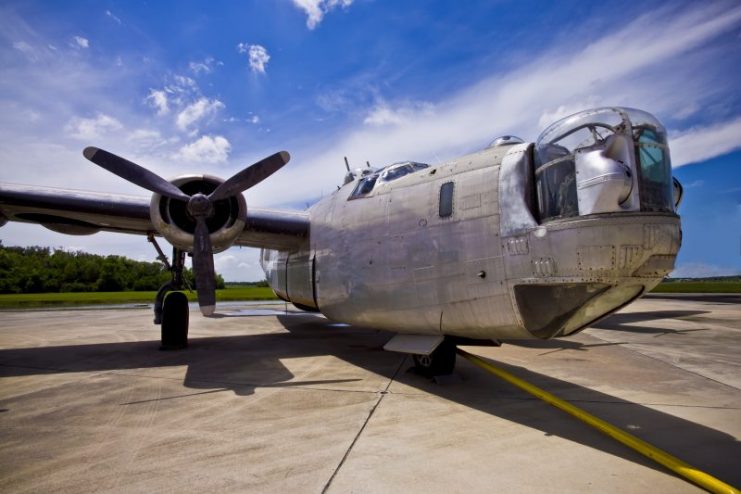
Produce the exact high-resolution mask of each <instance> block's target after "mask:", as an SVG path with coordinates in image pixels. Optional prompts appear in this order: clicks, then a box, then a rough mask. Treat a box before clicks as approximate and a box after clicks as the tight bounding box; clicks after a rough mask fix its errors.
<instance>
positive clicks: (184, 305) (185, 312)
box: [148, 234, 190, 350]
mask: <svg viewBox="0 0 741 494" xmlns="http://www.w3.org/2000/svg"><path fill="white" fill-rule="evenodd" d="M148 240H149V241H150V242H152V244H153V245H154V248H155V249H157V252H158V254H159V259H160V261H162V262H163V263H164V265H165V266H166V267H167V269H169V270H170V273H172V279H171V280H170V281H168V282H167V283H165V284H164V285H162V286H161V287H160V289H159V291H157V297H156V298H155V301H154V323H155V324H159V325H160V327H161V341H162V344H161V345H160V350H180V349H183V348H186V347H187V346H188V321H189V314H190V313H189V309H188V297H186V296H185V294H184V293H183V292H182V291H179V290H182V289H183V285H184V279H183V269H184V267H185V251H182V250H180V249H178V248H176V247H173V249H172V265H170V263H169V262H167V257H166V256H165V254H164V253H163V252H162V249H160V246H159V245H158V244H157V241H156V240H155V239H154V235H151V234H150V235H149V236H148Z"/></svg>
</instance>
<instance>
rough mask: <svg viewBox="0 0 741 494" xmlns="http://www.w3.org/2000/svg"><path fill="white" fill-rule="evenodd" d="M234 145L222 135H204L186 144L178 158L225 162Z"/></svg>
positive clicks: (202, 161) (201, 161)
mask: <svg viewBox="0 0 741 494" xmlns="http://www.w3.org/2000/svg"><path fill="white" fill-rule="evenodd" d="M231 149H232V146H231V144H229V141H228V140H227V139H226V138H225V137H222V136H215V137H212V136H202V137H201V138H200V139H198V140H197V141H194V142H191V143H190V144H186V145H185V146H183V147H182V148H180V151H178V153H177V157H178V158H182V159H184V160H186V161H192V162H200V163H223V162H225V161H226V160H227V158H228V157H229V152H230V151H231Z"/></svg>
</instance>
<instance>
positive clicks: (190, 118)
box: [175, 98, 224, 131]
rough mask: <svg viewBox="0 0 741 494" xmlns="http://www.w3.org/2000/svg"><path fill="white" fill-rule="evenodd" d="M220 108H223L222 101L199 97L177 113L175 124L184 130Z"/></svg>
mask: <svg viewBox="0 0 741 494" xmlns="http://www.w3.org/2000/svg"><path fill="white" fill-rule="evenodd" d="M222 108H224V103H222V102H221V101H219V100H217V99H213V100H210V99H208V98H200V99H198V100H197V101H196V102H195V103H193V104H190V105H188V106H187V107H185V109H184V110H183V111H181V112H180V113H178V115H177V117H176V119H175V124H176V125H177V126H178V128H179V129H180V130H183V131H185V130H187V129H188V127H190V126H191V125H193V124H195V123H197V122H198V121H199V120H202V119H204V118H206V117H209V116H212V115H214V114H215V113H216V112H218V111H219V110H221V109H222Z"/></svg>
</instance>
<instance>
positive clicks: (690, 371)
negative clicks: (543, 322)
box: [589, 333, 741, 391]
mask: <svg viewBox="0 0 741 494" xmlns="http://www.w3.org/2000/svg"><path fill="white" fill-rule="evenodd" d="M589 335H590V336H593V337H595V338H597V339H598V340H602V341H605V342H607V341H608V340H605V339H603V338H600V337H599V336H596V335H594V334H592V333H589ZM641 346H647V345H645V343H625V344H622V345H620V347H621V348H627V349H628V350H632V351H633V352H634V353H637V354H639V355H642V356H644V357H646V358H648V359H651V360H653V361H655V362H661V363H663V364H666V365H670V366H672V367H674V368H675V369H679V370H681V371H684V372H688V373H690V374H692V375H695V376H697V377H701V378H703V379H707V380H708V381H712V382H714V383H716V384H720V385H721V386H725V387H727V388H731V389H732V390H734V391H741V389H739V388H737V387H736V386H733V385H731V384H728V383H724V382H723V381H718V380H717V379H713V378H712V377H708V376H705V375H703V374H700V373H698V372H695V371H693V370H690V369H688V368H686V367H680V366H679V365H675V364H673V363H671V362H668V361H666V360H663V359H660V358H657V357H652V356H651V355H647V354H645V353H643V352H642V351H641V350H640V348H638V347H641ZM631 347H633V348H631Z"/></svg>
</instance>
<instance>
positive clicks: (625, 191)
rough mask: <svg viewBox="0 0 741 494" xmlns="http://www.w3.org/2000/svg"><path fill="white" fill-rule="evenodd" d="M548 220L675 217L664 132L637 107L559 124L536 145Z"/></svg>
mask: <svg viewBox="0 0 741 494" xmlns="http://www.w3.org/2000/svg"><path fill="white" fill-rule="evenodd" d="M535 161H536V163H535V177H536V189H537V195H538V205H539V209H540V211H539V213H540V218H541V220H543V221H548V220H551V219H558V218H566V217H572V216H577V215H587V214H594V213H600V212H618V211H652V212H669V213H671V212H674V211H675V202H678V201H675V199H674V191H673V180H672V175H671V163H670V161H669V150H668V147H667V140H666V131H665V130H664V127H663V126H662V125H661V123H659V121H658V120H656V118H654V117H653V116H652V115H650V114H649V113H646V112H644V111H641V110H636V109H633V108H620V107H610V108H598V109H595V110H588V111H583V112H579V113H576V114H574V115H571V116H570V117H567V118H564V119H562V120H559V121H558V122H556V123H554V124H553V125H551V126H550V127H548V128H547V129H545V130H544V131H543V133H542V134H541V135H540V137H538V140H537V141H536V143H535Z"/></svg>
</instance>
